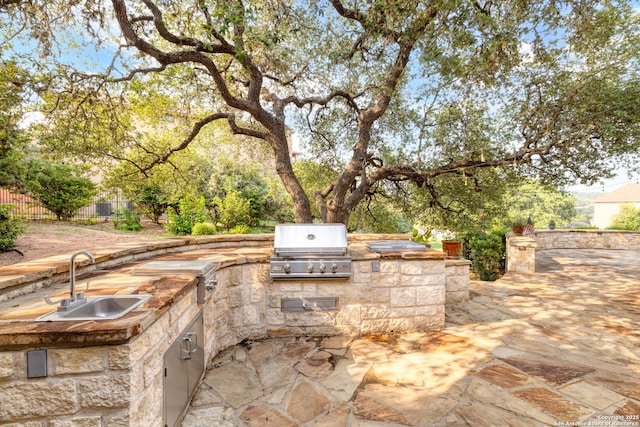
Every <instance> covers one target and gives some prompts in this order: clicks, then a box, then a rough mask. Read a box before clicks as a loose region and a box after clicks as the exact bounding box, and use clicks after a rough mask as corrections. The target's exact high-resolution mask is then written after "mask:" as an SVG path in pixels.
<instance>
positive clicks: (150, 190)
mask: <svg viewBox="0 0 640 427" xmlns="http://www.w3.org/2000/svg"><path fill="white" fill-rule="evenodd" d="M128 196H129V199H130V200H131V202H132V203H133V204H134V205H135V206H136V208H137V209H138V210H139V211H140V212H141V213H142V214H143V215H144V216H146V217H147V218H149V219H150V220H151V221H152V222H154V223H155V224H159V223H160V217H161V216H162V214H163V213H165V212H166V211H167V207H168V206H169V202H168V200H169V195H168V194H167V193H165V192H164V191H163V190H162V189H161V188H160V187H159V186H155V185H147V186H144V187H141V188H139V189H135V190H131V191H130V192H129V194H128Z"/></svg>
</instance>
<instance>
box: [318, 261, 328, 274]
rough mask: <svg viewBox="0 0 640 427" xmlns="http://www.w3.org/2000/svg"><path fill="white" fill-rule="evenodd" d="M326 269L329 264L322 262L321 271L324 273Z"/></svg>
mask: <svg viewBox="0 0 640 427" xmlns="http://www.w3.org/2000/svg"><path fill="white" fill-rule="evenodd" d="M326 270H327V266H326V265H325V264H324V263H322V264H320V273H324V272H325V271H326Z"/></svg>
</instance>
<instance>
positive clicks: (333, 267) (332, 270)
mask: <svg viewBox="0 0 640 427" xmlns="http://www.w3.org/2000/svg"><path fill="white" fill-rule="evenodd" d="M336 271H338V264H333V265H332V266H331V272H332V273H335V272H336Z"/></svg>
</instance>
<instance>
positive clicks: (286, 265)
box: [283, 264, 291, 273]
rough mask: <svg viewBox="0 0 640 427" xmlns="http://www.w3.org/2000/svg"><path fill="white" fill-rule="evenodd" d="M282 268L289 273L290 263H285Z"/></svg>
mask: <svg viewBox="0 0 640 427" xmlns="http://www.w3.org/2000/svg"><path fill="white" fill-rule="evenodd" d="M283 269H284V272H285V273H291V264H285V265H284V267H283Z"/></svg>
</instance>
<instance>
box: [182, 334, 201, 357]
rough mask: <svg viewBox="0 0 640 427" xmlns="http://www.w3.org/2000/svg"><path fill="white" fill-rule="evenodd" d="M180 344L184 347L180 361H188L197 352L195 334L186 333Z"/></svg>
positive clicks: (196, 336) (196, 337)
mask: <svg viewBox="0 0 640 427" xmlns="http://www.w3.org/2000/svg"><path fill="white" fill-rule="evenodd" d="M182 343H183V344H185V345H186V348H183V349H182V360H189V359H191V356H192V355H193V354H194V353H195V352H196V351H198V335H197V334H196V333H195V332H187V334H186V335H185V336H184V337H182Z"/></svg>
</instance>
